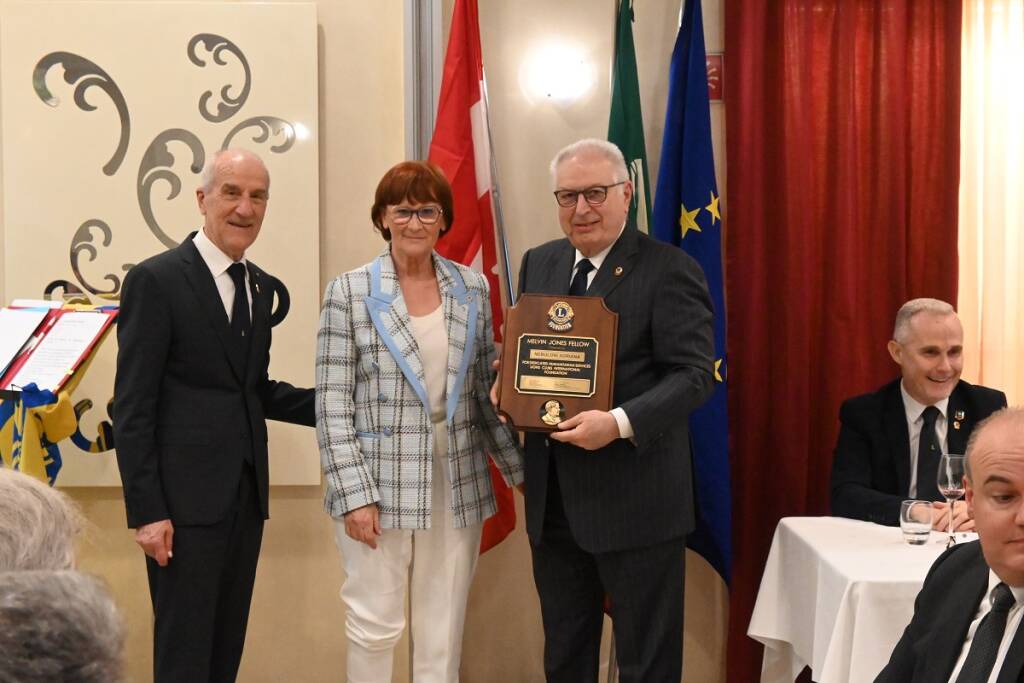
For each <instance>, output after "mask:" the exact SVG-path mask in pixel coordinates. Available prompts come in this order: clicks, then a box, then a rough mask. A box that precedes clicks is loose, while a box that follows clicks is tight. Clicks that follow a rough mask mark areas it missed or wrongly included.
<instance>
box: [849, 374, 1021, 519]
mask: <svg viewBox="0 0 1024 683" xmlns="http://www.w3.org/2000/svg"><path fill="white" fill-rule="evenodd" d="M1004 407H1006V395H1005V394H1003V392H1001V391H996V390H994V389H989V388H987V387H983V386H975V385H973V384H968V383H967V382H964V381H963V380H961V381H960V382H958V383H957V385H956V387H955V388H954V389H953V393H952V394H950V396H949V404H948V406H947V409H946V415H947V416H948V423H949V427H948V429H947V431H946V443H947V445H948V449H949V452H950V453H964V452H965V451H966V450H967V439H968V438H969V437H970V435H971V430H973V429H974V426H975V425H976V424H978V423H979V422H980V421H982V420H984V419H985V418H986V417H988V416H989V415H991V414H992V413H994V412H995V411H997V410H999V409H1000V408H1004ZM957 413H962V414H963V417H962V418H959V419H954V417H955V415H956V414H957ZM839 421H840V423H841V424H840V427H839V441H838V443H837V444H836V449H835V457H834V459H833V461H832V514H833V515H836V516H837V517H849V518H851V519H861V520H864V521H868V522H875V523H877V524H886V525H889V526H898V525H899V523H900V503H901V502H902V501H904V500H906V499H907V495H908V494H907V492H908V491H909V490H910V433H909V431H908V429H907V413H906V410H905V408H904V406H903V396H902V394H901V393H900V380H899V379H896V380H894V381H892V382H889V383H888V384H886V385H885V386H884V387H882V388H881V389H879V390H878V391H876V392H874V393H872V394H864V395H862V396H856V397H854V398H851V399H847V400H846V401H844V402H843V405H842V407H840V409H839ZM954 421H956V422H959V423H960V428H959V429H957V428H956V427H955V426H954V424H953V423H954Z"/></svg>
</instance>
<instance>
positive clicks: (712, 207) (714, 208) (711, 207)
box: [704, 192, 722, 225]
mask: <svg viewBox="0 0 1024 683" xmlns="http://www.w3.org/2000/svg"><path fill="white" fill-rule="evenodd" d="M718 199H719V198H718V197H716V196H715V193H714V192H712V193H711V203H710V204H708V205H707V206H705V207H704V208H705V209H707V211H708V213H710V214H711V225H714V224H715V219H716V218H717V219H718V220H719V221H721V220H722V214H721V213H719V211H718Z"/></svg>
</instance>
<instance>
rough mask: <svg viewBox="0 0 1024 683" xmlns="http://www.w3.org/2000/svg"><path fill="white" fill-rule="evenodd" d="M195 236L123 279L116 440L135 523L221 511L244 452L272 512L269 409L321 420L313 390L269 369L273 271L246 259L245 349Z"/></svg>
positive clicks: (197, 518) (195, 520)
mask: <svg viewBox="0 0 1024 683" xmlns="http://www.w3.org/2000/svg"><path fill="white" fill-rule="evenodd" d="M194 234H195V233H193V234H192V235H189V237H188V238H187V239H186V240H185V241H184V242H182V243H181V245H180V246H178V247H177V248H175V249H171V250H169V251H166V252H164V253H162V254H158V255H157V256H153V257H151V258H148V259H146V260H145V261H143V262H142V263H140V264H138V265H137V266H135V267H134V268H132V269H131V270H130V271H129V272H128V274H127V276H126V277H125V281H124V288H123V291H122V295H121V311H120V314H119V317H118V329H117V342H118V352H117V376H116V379H115V382H114V439H115V445H116V449H117V462H118V467H119V468H120V470H121V480H122V483H123V485H124V497H125V504H126V507H127V511H128V525H129V526H131V527H138V526H141V525H143V524H147V523H149V522H155V521H159V520H161V519H170V520H171V521H172V522H173V523H174V524H212V523H215V522H217V521H220V520H221V519H223V518H224V517H225V516H226V514H227V513H228V510H229V507H230V506H231V504H232V502H233V501H234V500H235V496H236V494H237V491H238V482H239V478H240V477H241V472H242V464H243V463H244V462H245V460H247V459H251V461H252V463H253V465H254V467H255V471H256V482H257V488H258V489H259V496H260V507H261V510H262V512H263V516H264V518H266V517H267V497H268V492H269V476H268V469H267V426H266V419H267V418H270V419H276V420H283V421H286V422H295V423H298V424H304V425H312V424H313V422H314V411H313V390H312V389H296V388H295V387H293V386H291V385H290V384H286V383H284V382H274V381H272V380H270V379H269V378H268V376H267V367H268V365H269V362H270V326H271V325H270V314H271V306H272V303H273V302H272V299H273V292H274V289H275V286H276V280H275V279H274V278H273V276H271V275H268V274H267V273H265V272H263V271H262V270H260V269H259V268H258V267H256V266H255V265H254V264H252V263H251V262H250V263H249V264H248V270H249V283H250V291H251V292H252V332H251V337H250V340H251V341H250V344H249V349H248V351H249V353H248V358H243V357H242V354H240V353H238V352H237V349H238V348H239V347H238V346H237V345H236V344H235V342H234V341H233V340H232V338H231V332H230V326H229V323H228V317H227V314H226V312H225V311H224V304H223V303H222V300H221V298H220V295H219V294H218V292H217V286H216V284H215V283H214V280H213V276H212V275H211V274H210V269H209V268H208V267H207V265H206V263H205V262H204V261H203V259H202V257H201V256H200V255H199V251H198V250H197V249H196V247H195V244H193V242H192V237H193V236H194Z"/></svg>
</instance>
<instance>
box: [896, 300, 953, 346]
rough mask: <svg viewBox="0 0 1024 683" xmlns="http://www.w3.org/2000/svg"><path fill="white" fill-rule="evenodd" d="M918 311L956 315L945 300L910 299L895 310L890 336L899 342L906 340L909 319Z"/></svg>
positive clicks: (908, 330) (902, 342)
mask: <svg viewBox="0 0 1024 683" xmlns="http://www.w3.org/2000/svg"><path fill="white" fill-rule="evenodd" d="M918 313H934V314H936V315H956V311H955V310H954V309H953V307H952V306H950V305H949V304H947V303H946V302H945V301H941V300H939V299H911V300H910V301H908V302H907V303H905V304H903V305H902V306H900V310H899V311H897V312H896V324H895V325H893V328H892V338H893V339H895V340H896V341H897V342H899V343H900V344H905V343H906V342H907V337H908V336H909V335H910V321H911V319H912V318H913V317H914V316H915V315H917V314H918Z"/></svg>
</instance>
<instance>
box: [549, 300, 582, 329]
mask: <svg viewBox="0 0 1024 683" xmlns="http://www.w3.org/2000/svg"><path fill="white" fill-rule="evenodd" d="M574 315H576V314H575V313H574V312H573V310H572V306H570V305H569V302H568V301H556V302H555V303H553V304H551V308H549V309H548V327H550V328H551V329H553V330H554V331H555V332H565V331H566V330H571V329H572V318H573V316H574Z"/></svg>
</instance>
